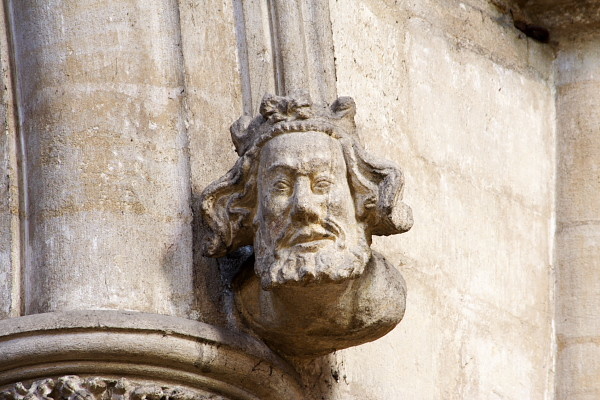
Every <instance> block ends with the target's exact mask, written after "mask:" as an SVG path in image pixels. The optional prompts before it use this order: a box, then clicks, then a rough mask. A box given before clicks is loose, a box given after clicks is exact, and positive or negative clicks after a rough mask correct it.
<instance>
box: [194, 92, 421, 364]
mask: <svg viewBox="0 0 600 400" xmlns="http://www.w3.org/2000/svg"><path fill="white" fill-rule="evenodd" d="M355 112H356V106H355V103H354V101H353V100H352V99H351V98H349V97H340V98H338V99H337V100H336V101H335V102H334V103H333V104H332V105H331V106H330V107H327V106H324V105H317V104H313V103H312V102H311V101H310V99H309V97H308V96H307V95H305V94H297V95H294V96H290V97H279V96H273V95H266V96H265V97H264V99H263V101H262V103H261V107H260V115H258V116H257V117H255V118H250V117H247V116H244V117H242V118H240V119H239V120H238V121H237V122H236V123H234V124H233V125H232V127H231V136H232V139H233V142H234V144H235V148H236V151H237V153H238V155H239V156H240V158H239V159H238V161H237V162H236V164H235V165H234V167H233V168H232V169H231V170H230V171H229V172H228V173H227V174H226V175H225V176H223V177H222V178H221V179H219V180H217V181H216V182H214V183H212V184H211V185H209V186H208V187H207V188H206V189H205V190H204V192H203V193H202V195H201V198H200V206H201V210H200V211H201V220H202V227H201V230H200V233H201V237H200V241H201V242H200V244H201V249H202V251H203V253H204V255H206V256H209V257H223V256H226V255H228V254H230V253H232V252H234V251H235V250H237V249H239V248H241V247H243V246H253V249H254V256H255V258H254V261H252V260H251V261H250V263H252V262H253V270H254V272H255V274H252V273H248V269H252V267H250V266H248V267H247V268H246V271H243V272H242V273H241V274H240V276H239V277H238V279H237V284H236V305H237V308H238V311H239V312H240V314H241V315H242V317H243V319H244V320H245V321H246V323H247V324H248V325H249V326H250V328H252V329H253V330H254V331H255V332H256V333H258V334H259V335H260V336H261V337H262V338H263V339H265V341H266V342H267V343H268V344H270V345H271V346H272V347H275V348H276V349H277V350H279V351H281V352H283V353H287V354H292V355H302V356H312V355H317V354H324V353H327V352H330V351H333V350H335V349H338V348H343V347H348V346H352V345H356V344H359V343H364V342H365V341H369V340H374V339H375V338H377V337H379V336H381V335H383V334H385V333H387V331H389V330H390V329H392V328H393V327H394V326H395V325H396V324H397V323H398V322H399V321H400V319H401V318H402V316H403V313H404V302H405V296H406V294H405V287H404V281H403V279H402V277H401V276H400V274H399V273H398V271H397V270H396V269H395V268H393V267H391V266H389V265H388V264H387V262H386V261H385V259H384V258H383V257H382V256H380V255H378V254H374V253H372V251H371V249H370V245H371V237H372V236H373V235H392V234H397V233H402V232H405V231H407V230H409V229H410V227H411V226H412V213H411V210H410V207H408V206H407V205H406V204H404V203H403V202H402V191H403V186H404V181H403V176H402V173H401V171H400V169H399V168H398V167H396V166H395V165H394V164H392V163H390V162H386V161H381V160H375V159H373V158H372V157H370V156H369V155H368V154H367V153H366V152H365V151H364V150H363V148H362V146H361V145H360V144H359V141H358V135H357V132H356V125H355V122H354V115H355Z"/></svg>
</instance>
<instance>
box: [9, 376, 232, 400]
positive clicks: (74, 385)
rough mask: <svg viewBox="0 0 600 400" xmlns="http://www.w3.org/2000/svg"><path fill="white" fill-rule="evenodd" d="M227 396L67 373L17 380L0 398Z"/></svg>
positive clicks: (179, 399)
mask: <svg viewBox="0 0 600 400" xmlns="http://www.w3.org/2000/svg"><path fill="white" fill-rule="evenodd" d="M77 399H79V400H227V399H226V398H225V397H222V396H219V395H216V394H210V393H208V392H205V391H203V390H189V389H186V388H183V387H177V386H175V387H169V386H157V385H153V384H148V383H146V384H140V383H134V382H131V381H129V380H127V379H124V378H121V379H110V378H102V377H90V378H81V377H79V376H76V375H67V376H62V377H60V378H56V379H52V378H48V379H43V380H38V381H35V382H32V383H31V385H29V387H27V386H26V385H24V384H23V383H22V382H19V383H17V384H15V385H13V386H10V387H9V388H8V389H5V390H3V391H0V400H77Z"/></svg>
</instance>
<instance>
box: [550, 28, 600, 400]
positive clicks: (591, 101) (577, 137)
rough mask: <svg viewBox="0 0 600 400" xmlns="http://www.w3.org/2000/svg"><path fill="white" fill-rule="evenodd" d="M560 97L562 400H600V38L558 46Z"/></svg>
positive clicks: (574, 38)
mask: <svg viewBox="0 0 600 400" xmlns="http://www.w3.org/2000/svg"><path fill="white" fill-rule="evenodd" d="M596 32H597V31H596ZM556 97H557V106H556V108H557V123H558V137H559V143H558V149H559V152H558V155H559V163H558V170H557V177H558V182H557V232H556V261H557V291H556V299H557V307H556V309H557V316H556V330H557V345H558V353H557V370H556V388H557V393H556V395H557V397H556V398H557V400H562V399H569V400H591V399H597V398H600V379H598V377H600V313H599V312H598V307H599V305H600V34H598V33H595V34H582V35H577V36H574V35H573V36H571V37H568V38H565V39H561V40H560V49H559V52H558V57H557V60H556Z"/></svg>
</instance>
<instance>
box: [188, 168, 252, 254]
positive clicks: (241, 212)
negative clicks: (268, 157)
mask: <svg viewBox="0 0 600 400" xmlns="http://www.w3.org/2000/svg"><path fill="white" fill-rule="evenodd" d="M251 168H252V166H251V163H250V162H249V160H248V159H247V158H245V157H242V158H240V159H239V160H238V162H237V163H236V164H235V166H234V167H233V168H232V169H231V170H230V171H229V172H228V173H227V174H226V175H225V176H223V177H222V178H221V179H219V180H218V181H216V182H213V183H212V184H211V185H209V186H208V187H207V188H206V189H204V191H203V192H202V195H201V196H200V227H199V231H198V234H199V236H200V237H199V242H200V250H201V252H202V255H204V256H206V257H223V256H225V255H226V254H228V253H230V252H232V251H233V250H236V249H238V248H240V247H242V246H246V245H249V244H252V242H253V239H254V232H253V230H252V218H253V213H254V208H255V204H254V202H255V182H254V178H253V177H252V176H251V175H252V174H251V173H250V169H251Z"/></svg>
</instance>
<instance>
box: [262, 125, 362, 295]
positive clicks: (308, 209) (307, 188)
mask: <svg viewBox="0 0 600 400" xmlns="http://www.w3.org/2000/svg"><path fill="white" fill-rule="evenodd" d="M347 175H348V172H347V168H346V161H345V159H344V154H343V151H342V146H341V144H340V142H339V141H338V140H336V139H334V138H331V137H330V136H328V135H327V134H325V133H321V132H291V133H286V134H283V135H280V136H277V137H275V138H273V139H271V140H270V141H268V142H267V143H266V144H265V145H264V147H263V149H262V151H261V156H260V163H259V168H258V210H257V214H256V216H255V218H254V221H253V225H254V230H255V238H254V251H255V256H256V261H255V271H256V273H257V275H259V276H260V279H261V285H262V287H263V289H270V288H273V287H278V286H288V285H303V286H305V285H310V284H313V283H326V282H341V281H344V280H347V279H353V278H356V277H358V276H360V275H361V274H362V273H363V271H364V268H365V265H366V264H367V262H368V261H369V258H370V257H371V250H370V248H369V245H368V243H367V240H366V237H365V232H364V227H363V224H362V223H360V222H358V221H357V220H356V211H355V206H354V200H353V197H352V192H351V190H350V185H349V184H348V177H347Z"/></svg>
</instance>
